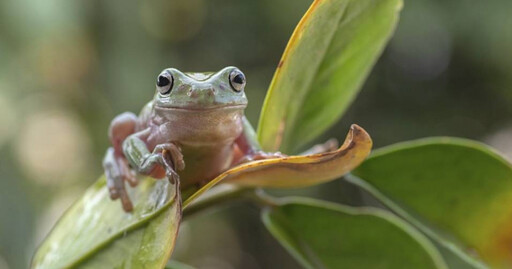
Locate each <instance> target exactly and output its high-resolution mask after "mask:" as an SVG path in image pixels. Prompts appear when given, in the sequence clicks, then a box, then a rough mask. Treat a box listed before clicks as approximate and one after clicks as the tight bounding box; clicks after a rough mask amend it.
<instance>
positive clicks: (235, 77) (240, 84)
mask: <svg viewBox="0 0 512 269" xmlns="http://www.w3.org/2000/svg"><path fill="white" fill-rule="evenodd" d="M229 84H231V88H233V90H235V91H236V92H240V91H242V90H243V89H244V87H245V75H244V73H242V71H240V70H238V69H235V70H233V71H231V73H230V74H229Z"/></svg>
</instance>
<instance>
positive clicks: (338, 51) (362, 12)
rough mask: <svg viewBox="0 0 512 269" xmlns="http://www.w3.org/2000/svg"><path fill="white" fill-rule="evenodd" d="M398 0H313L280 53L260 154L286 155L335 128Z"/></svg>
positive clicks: (393, 18)
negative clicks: (278, 153)
mask: <svg viewBox="0 0 512 269" xmlns="http://www.w3.org/2000/svg"><path fill="white" fill-rule="evenodd" d="M401 7H402V1H401V0H316V1H314V2H313V3H312V4H311V7H310V8H309V10H308V11H307V12H306V14H305V15H304V17H303V18H302V19H301V21H300V22H299V24H298V25H297V27H296V28H295V31H294V32H293V34H292V36H291V38H290V41H289V42H288V45H287V47H286V49H285V51H284V53H283V56H282V58H281V61H280V62H279V65H278V67H277V69H276V72H275V74H274V77H273V79H272V82H271V84H270V87H269V91H268V93H267V97H266V99H265V103H264V106H263V109H262V112H261V118H260V122H259V127H258V139H259V141H260V142H261V145H262V147H263V149H265V150H267V151H276V150H278V149H280V148H281V150H282V151H284V152H287V153H290V152H292V151H294V150H297V148H299V147H300V146H302V145H304V144H305V143H307V142H309V141H311V140H313V139H314V138H316V137H317V136H318V135H320V134H322V133H323V132H324V131H325V130H326V129H327V128H329V126H331V125H332V124H334V123H335V122H336V121H337V120H338V119H339V118H340V116H341V115H342V113H343V112H344V111H345V110H346V109H347V107H348V106H349V105H350V103H351V101H352V100H353V99H354V98H355V96H356V94H357V92H358V91H359V89H360V88H361V86H362V84H363V82H364V81H365V79H366V77H367V76H368V74H369V72H370V70H371V68H372V66H373V65H374V64H375V61H376V59H377V58H378V57H379V55H380V54H381V52H382V50H383V48H384V46H385V44H386V43H387V41H388V39H389V37H390V36H391V34H392V32H393V30H394V28H395V25H396V23H397V21H398V13H399V10H400V9H401Z"/></svg>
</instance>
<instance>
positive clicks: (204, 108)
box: [155, 104, 247, 112]
mask: <svg viewBox="0 0 512 269" xmlns="http://www.w3.org/2000/svg"><path fill="white" fill-rule="evenodd" d="M246 107H247V105H246V104H237V105H218V106H187V107H181V106H160V105H157V104H156V105H155V108H157V109H162V110H169V111H183V112H185V111H189V112H201V111H212V110H243V109H245V108H246Z"/></svg>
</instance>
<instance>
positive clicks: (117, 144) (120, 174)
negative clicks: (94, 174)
mask: <svg viewBox="0 0 512 269" xmlns="http://www.w3.org/2000/svg"><path fill="white" fill-rule="evenodd" d="M136 123H137V116H135V114H133V113H130V112H126V113H123V114H120V115H118V116H117V117H115V118H114V119H113V120H112V122H111V123H110V128H109V138H110V142H111V143H112V147H110V148H109V149H108V150H107V153H106V154H105V158H104V159H103V168H104V169H105V176H106V178H107V187H108V190H109V192H110V198H111V199H113V200H115V199H118V198H120V199H121V202H122V204H123V208H124V209H125V210H127V211H130V210H131V208H132V204H131V202H130V199H129V198H128V194H127V193H126V190H125V184H124V182H125V181H128V183H129V184H130V185H131V186H135V185H137V178H136V177H135V174H134V173H133V172H132V171H131V169H130V167H129V166H128V163H127V161H126V159H125V158H124V155H123V149H122V143H123V141H124V140H125V139H126V138H127V137H128V136H129V135H131V134H133V133H134V132H135V126H136Z"/></svg>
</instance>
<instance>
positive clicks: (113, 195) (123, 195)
mask: <svg viewBox="0 0 512 269" xmlns="http://www.w3.org/2000/svg"><path fill="white" fill-rule="evenodd" d="M106 175H107V187H108V192H109V194H110V199H112V200H116V199H119V198H120V199H121V204H122V205H123V209H124V211H126V212H130V211H132V210H133V205H132V202H131V201H130V197H129V196H128V192H127V191H126V188H125V184H124V181H123V179H122V177H120V176H117V177H111V176H109V174H108V173H106Z"/></svg>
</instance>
